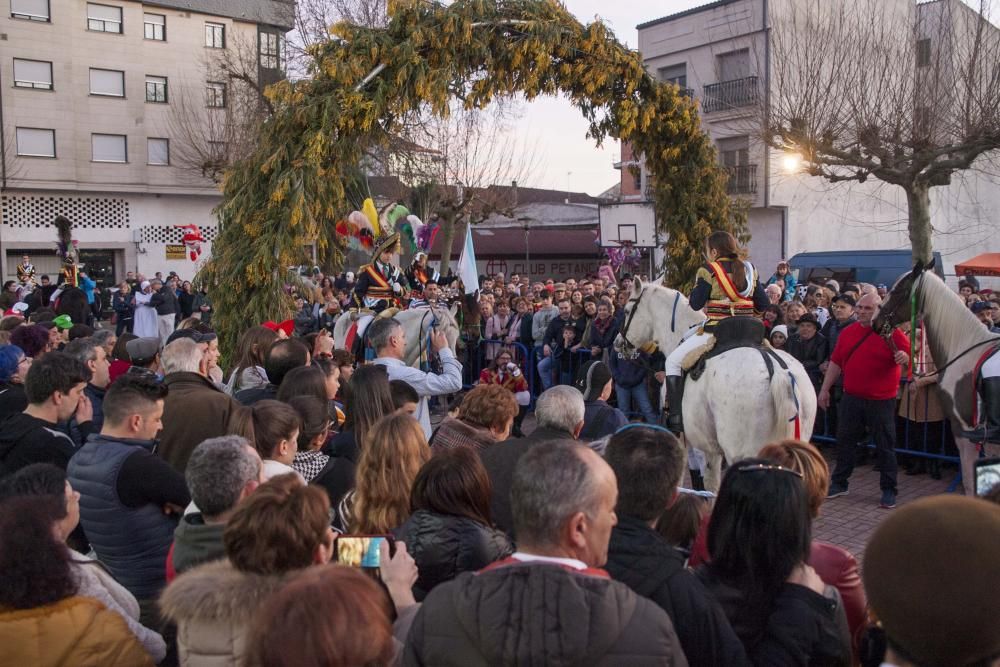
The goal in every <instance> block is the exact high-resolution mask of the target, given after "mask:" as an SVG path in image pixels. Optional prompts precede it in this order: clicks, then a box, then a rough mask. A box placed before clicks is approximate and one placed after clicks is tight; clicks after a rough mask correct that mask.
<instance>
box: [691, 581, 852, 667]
mask: <svg viewBox="0 0 1000 667" xmlns="http://www.w3.org/2000/svg"><path fill="white" fill-rule="evenodd" d="M698 577H699V579H701V581H702V583H703V584H705V587H706V588H707V589H708V591H709V592H710V593H711V595H712V597H714V598H715V599H716V600H717V601H718V602H719V604H720V605H721V606H722V609H723V612H724V613H725V614H726V617H727V618H728V619H729V622H730V623H731V624H732V626H733V630H734V631H735V632H736V635H737V636H738V637H739V638H740V641H742V642H743V646H744V648H745V649H746V651H747V654H748V655H749V656H750V659H751V661H753V663H754V664H755V665H768V666H770V665H843V666H845V667H846V666H847V665H849V664H851V639H850V633H849V632H848V629H847V618H846V616H845V614H844V607H843V604H842V603H841V602H840V595H839V593H837V591H836V589H835V588H833V587H832V586H827V595H820V594H819V593H816V592H814V591H811V590H809V589H808V588H806V587H805V586H798V585H796V584H787V583H786V584H785V585H784V586H783V587H782V589H781V590H780V591H779V592H778V594H777V597H776V598H775V599H774V602H773V603H772V605H771V608H770V609H769V610H767V612H766V613H754V612H753V611H752V610H751V609H749V605H748V603H747V600H746V596H745V595H744V593H743V592H742V591H740V590H738V589H737V588H734V587H733V586H730V585H728V584H726V583H724V582H723V581H721V580H720V579H719V578H718V577H716V576H715V575H714V573H713V572H712V570H711V568H710V566H703V567H701V568H699V569H698Z"/></svg>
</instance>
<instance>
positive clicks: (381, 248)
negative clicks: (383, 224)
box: [353, 232, 409, 313]
mask: <svg viewBox="0 0 1000 667" xmlns="http://www.w3.org/2000/svg"><path fill="white" fill-rule="evenodd" d="M401 250H402V246H401V243H400V236H399V232H391V233H388V234H386V235H384V236H383V237H382V238H381V239H378V240H376V242H375V250H374V252H372V262H371V264H366V265H365V266H362V267H361V268H360V269H359V270H358V281H357V283H355V285H354V295H353V301H354V306H355V307H356V308H358V309H359V310H371V311H374V312H375V313H381V312H382V311H384V310H386V309H387V308H397V309H398V308H401V307H402V305H403V298H404V297H405V296H406V294H407V292H408V291H409V290H408V289H407V286H406V277H405V276H404V275H403V272H402V271H401V270H400V268H399V267H398V266H396V265H395V264H394V263H393V261H392V259H393V255H396V254H398V253H399V252H400V251H401Z"/></svg>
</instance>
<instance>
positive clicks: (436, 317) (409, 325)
mask: <svg viewBox="0 0 1000 667" xmlns="http://www.w3.org/2000/svg"><path fill="white" fill-rule="evenodd" d="M458 308H459V306H458V304H457V303H456V304H454V305H453V306H451V308H450V309H449V308H445V307H443V306H434V307H431V306H423V307H420V308H411V309H408V310H401V311H399V312H398V313H396V314H395V315H393V319H394V320H396V321H397V322H399V323H400V324H401V325H403V330H404V331H405V332H406V352H405V355H404V359H403V360H404V361H405V362H406V364H407V365H408V366H413V367H414V368H419V367H420V353H421V351H424V353H425V354H426V353H429V352H430V350H428V349H427V345H428V341H427V336H428V333H429V332H430V330H431V328H432V327H435V328H437V330H438V331H441V332H443V333H444V335H445V338H447V339H448V347H449V348H451V351H452V352H454V351H455V345H456V343H457V342H458V337H459V333H460V332H459V327H458V322H457V321H456V319H455V316H456V314H457V313H458ZM352 321H353V318H352V317H351V315H350V314H349V313H345V314H343V315H341V316H340V319H338V320H337V321H336V323H335V324H334V326H333V346H334V348H336V349H338V350H343V349H346V345H345V339H346V338H347V332H348V330H349V329H350V325H351V322H352ZM369 326H370V323H369ZM359 361H360V360H359Z"/></svg>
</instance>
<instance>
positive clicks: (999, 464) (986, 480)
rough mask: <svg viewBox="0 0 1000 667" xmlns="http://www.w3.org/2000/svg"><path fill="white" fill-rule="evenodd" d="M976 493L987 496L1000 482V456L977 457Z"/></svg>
mask: <svg viewBox="0 0 1000 667" xmlns="http://www.w3.org/2000/svg"><path fill="white" fill-rule="evenodd" d="M975 471H976V495H977V496H985V495H986V494H987V493H989V492H990V490H991V489H992V488H993V487H994V486H996V485H997V484H1000V458H994V459H976V468H975Z"/></svg>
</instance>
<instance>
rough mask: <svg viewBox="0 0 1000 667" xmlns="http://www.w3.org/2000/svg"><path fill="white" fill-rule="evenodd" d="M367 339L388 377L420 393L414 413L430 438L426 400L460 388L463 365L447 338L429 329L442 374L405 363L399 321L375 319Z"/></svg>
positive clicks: (401, 327)
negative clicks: (415, 412)
mask: <svg viewBox="0 0 1000 667" xmlns="http://www.w3.org/2000/svg"><path fill="white" fill-rule="evenodd" d="M368 340H369V341H370V342H371V345H372V347H374V348H375V354H376V356H377V358H376V359H375V362H374V363H376V364H379V365H382V366H385V368H386V370H387V371H388V372H389V379H390V380H402V381H403V382H405V383H406V384H408V385H410V386H411V387H413V388H414V389H415V390H416V391H417V394H419V395H420V402H419V403H417V414H416V415H414V416H415V417H416V418H417V421H419V422H420V426H421V427H423V429H424V435H425V436H426V437H427V439H428V440H429V439H430V437H431V433H432V431H431V414H430V408H429V407H428V405H427V399H428V398H429V397H431V396H442V395H444V394H452V393H455V392H456V391H459V390H461V389H462V364H461V362H459V361H458V359H456V358H455V354H454V353H453V352H452V351H451V348H449V347H448V339H447V338H446V337H445V335H444V333H442V332H441V331H438V330H436V329H435V330H433V331H432V332H431V349H432V350H434V352H435V353H437V355H438V357H439V358H440V359H441V371H442V372H441V373H440V374H438V373H431V372H426V373H425V372H424V371H422V370H420V369H419V368H412V367H410V366H407V365H406V362H405V361H404V359H405V358H406V356H405V355H406V330H405V329H404V328H403V325H402V324H400V323H399V320H396V319H393V318H391V317H389V318H382V319H376V320H375V321H374V322H372V323H371V325H369V327H368Z"/></svg>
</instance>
